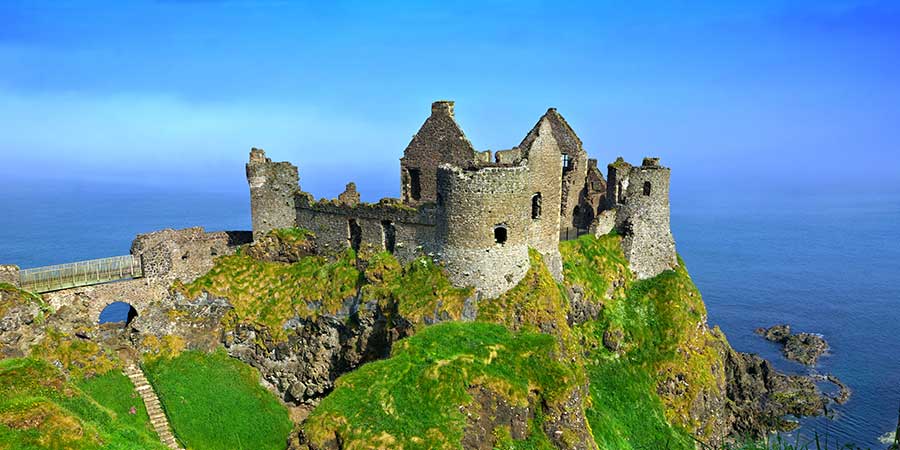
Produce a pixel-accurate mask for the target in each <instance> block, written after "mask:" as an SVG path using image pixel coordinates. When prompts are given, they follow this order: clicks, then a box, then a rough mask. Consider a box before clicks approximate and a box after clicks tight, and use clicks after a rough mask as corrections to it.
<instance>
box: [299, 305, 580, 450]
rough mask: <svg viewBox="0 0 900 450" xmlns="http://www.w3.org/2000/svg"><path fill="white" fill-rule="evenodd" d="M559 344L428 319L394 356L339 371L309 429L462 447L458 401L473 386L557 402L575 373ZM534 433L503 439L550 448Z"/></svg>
mask: <svg viewBox="0 0 900 450" xmlns="http://www.w3.org/2000/svg"><path fill="white" fill-rule="evenodd" d="M555 351H556V340H555V339H554V338H553V337H552V336H549V335H545V334H537V333H529V332H522V333H512V332H510V331H509V330H507V329H506V328H505V327H503V326H500V325H495V324H488V323H477V322H476V323H445V324H439V325H434V326H431V327H427V328H425V329H424V330H422V331H421V332H419V333H418V334H416V335H414V336H412V337H410V338H407V339H405V340H403V341H400V342H399V343H398V344H397V345H396V346H395V347H394V351H393V354H392V356H391V358H389V359H386V360H382V361H377V362H373V363H369V364H366V365H364V366H362V367H360V368H359V369H357V370H356V371H354V372H350V373H348V374H345V375H344V376H342V377H341V378H339V379H338V380H337V383H336V386H335V390H334V391H333V392H332V393H331V394H330V395H329V396H328V397H326V398H325V399H324V400H323V401H322V403H321V404H320V405H319V406H318V407H317V408H316V409H315V410H314V411H313V413H312V414H311V416H310V417H309V419H308V420H307V421H306V422H305V423H304V430H305V432H306V434H307V436H308V437H309V438H310V439H311V441H312V442H314V443H316V444H318V445H320V446H321V445H323V444H325V443H326V442H328V441H329V440H333V439H335V436H336V435H337V436H340V438H341V439H342V441H343V445H344V448H404V449H407V450H412V449H436V448H441V449H445V448H446V449H458V448H460V440H461V439H462V436H463V430H464V427H465V423H466V419H465V416H464V415H463V413H462V412H461V411H460V407H461V406H464V405H467V404H468V403H469V402H470V401H471V397H470V395H469V393H468V392H469V389H470V388H471V387H473V386H484V387H486V388H488V389H490V390H491V391H493V392H495V393H497V394H499V395H501V396H503V397H504V398H506V399H507V400H508V401H509V402H510V403H511V404H513V405H517V406H527V405H529V404H530V402H529V400H531V403H536V404H542V403H546V404H555V402H558V401H560V400H561V399H562V398H563V397H564V396H565V394H566V393H567V392H568V390H569V389H571V387H572V384H573V381H574V380H575V379H576V376H575V374H574V372H573V371H572V369H571V368H570V367H568V366H565V365H563V364H562V363H559V362H556V359H555V358H554V356H553V354H554V352H555ZM530 396H536V397H537V398H536V399H534V398H530ZM532 406H533V405H532ZM537 409H540V408H537ZM535 426H536V425H535V424H534V423H532V430H539V429H540V428H539V424H538V426H537V428H535ZM530 439H531V440H530V441H525V442H520V443H515V442H512V441H511V440H510V439H503V437H502V436H501V443H503V444H504V445H505V447H503V448H523V449H524V448H547V445H548V442H547V440H546V437H543V436H539V435H536V434H534V433H532V436H531V438H530ZM518 444H522V445H521V446H519V445H518Z"/></svg>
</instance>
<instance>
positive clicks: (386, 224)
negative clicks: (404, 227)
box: [381, 220, 397, 253]
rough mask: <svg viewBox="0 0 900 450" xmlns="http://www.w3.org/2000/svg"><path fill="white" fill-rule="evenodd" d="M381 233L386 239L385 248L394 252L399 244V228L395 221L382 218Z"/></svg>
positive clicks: (389, 251)
mask: <svg viewBox="0 0 900 450" xmlns="http://www.w3.org/2000/svg"><path fill="white" fill-rule="evenodd" d="M381 235H382V238H383V239H384V249H385V250H387V251H388V253H394V248H395V247H396V246H397V229H396V228H395V227H394V222H391V221H390V220H382V221H381Z"/></svg>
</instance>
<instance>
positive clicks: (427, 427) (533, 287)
mask: <svg viewBox="0 0 900 450" xmlns="http://www.w3.org/2000/svg"><path fill="white" fill-rule="evenodd" d="M561 253H562V256H563V260H564V275H565V278H564V282H563V283H558V282H556V281H555V280H554V279H553V277H552V276H551V275H550V273H549V272H548V271H547V269H546V267H545V265H544V264H543V263H542V262H541V260H540V258H541V256H540V254H538V253H537V252H531V259H532V260H531V263H532V264H531V268H530V270H529V271H528V274H526V276H525V277H524V279H523V280H522V281H521V282H520V283H519V285H518V286H516V287H515V288H514V289H512V290H510V291H509V292H507V293H505V294H503V295H501V296H500V297H498V298H493V299H485V298H478V297H477V296H475V295H474V294H473V292H472V291H471V290H469V289H458V288H454V287H453V286H452V285H451V284H450V283H449V281H448V280H447V279H446V277H445V276H444V275H443V272H442V270H441V268H440V267H439V266H437V265H435V264H434V263H433V262H431V260H429V259H428V258H420V259H418V260H415V261H413V262H411V263H410V264H408V265H406V266H401V265H400V264H399V263H398V262H397V261H396V259H394V258H393V257H392V256H391V255H389V254H387V253H384V254H379V255H375V256H374V257H371V258H369V259H368V260H365V261H363V260H360V259H358V258H356V256H355V255H354V254H353V252H349V251H348V252H346V253H345V254H343V255H342V256H340V257H339V258H331V259H326V258H324V257H320V256H317V255H316V254H315V245H314V237H313V236H310V235H307V234H305V233H302V232H298V231H296V230H294V231H287V232H286V231H283V230H282V231H276V232H273V233H270V234H269V235H268V236H265V237H264V238H262V239H260V240H258V243H257V244H253V245H250V246H245V247H243V248H242V249H240V250H239V251H237V252H236V253H234V254H228V253H224V254H223V255H222V256H219V257H218V258H217V259H216V260H215V264H214V265H213V266H212V269H210V270H209V271H208V272H206V273H205V274H202V275H201V276H199V277H192V278H190V279H187V280H185V282H181V281H176V282H175V283H174V284H173V285H172V287H171V289H169V290H168V292H167V293H165V294H163V295H161V297H160V298H159V299H158V300H156V301H153V302H149V303H148V306H147V307H145V308H143V309H142V314H141V316H140V318H139V320H136V321H135V323H133V324H132V325H131V326H129V327H126V328H124V329H123V328H121V327H109V326H107V327H98V326H96V325H94V323H95V318H93V317H92V316H91V311H93V310H94V309H95V307H94V306H92V305H90V304H89V303H90V301H89V300H90V299H89V298H88V297H86V296H82V297H79V296H78V295H75V296H74V297H71V296H70V297H65V298H74V301H72V302H70V303H69V304H67V305H65V306H64V307H52V306H48V305H47V304H46V302H45V301H44V299H42V298H40V297H35V296H29V295H28V294H27V293H23V292H21V291H19V290H17V289H15V288H13V287H11V286H6V287H4V288H3V289H0V316H2V317H0V344H2V345H3V347H2V348H0V350H2V351H3V354H4V355H6V356H21V355H24V354H31V355H32V356H36V357H40V358H43V359H45V360H47V361H50V362H51V363H53V364H55V365H57V366H58V367H61V368H62V369H63V370H64V371H66V372H68V373H88V372H90V371H97V372H102V371H103V370H108V368H109V367H116V366H119V365H121V361H122V359H123V358H135V357H140V355H141V354H143V355H145V357H146V355H152V356H153V357H160V356H166V355H172V354H177V353H178V352H180V351H182V350H183V349H199V350H207V351H208V350H212V349H213V348H215V347H217V346H219V345H221V346H224V348H225V349H226V350H227V352H228V354H229V355H231V356H232V357H234V358H237V359H240V360H241V361H243V362H245V363H246V364H248V365H250V366H253V367H255V368H257V369H258V370H259V372H260V375H261V378H262V380H261V381H262V383H263V384H264V385H266V386H267V387H268V388H269V389H270V390H272V391H273V392H275V393H276V394H277V395H278V396H279V397H280V398H281V399H282V401H283V402H284V403H285V405H287V406H288V407H290V408H291V409H292V410H293V411H294V414H293V415H292V417H293V418H294V420H295V422H296V423H297V429H296V432H295V433H293V434H292V437H291V439H290V442H289V443H288V444H286V445H290V446H291V447H292V448H296V449H310V450H315V449H347V448H369V447H372V445H373V443H374V445H375V446H376V447H381V448H401V447H402V448H460V447H462V448H466V449H481V448H523V447H522V446H526V447H525V448H576V449H596V448H604V449H605V448H623V449H629V448H635V449H636V448H658V447H660V446H668V448H684V449H688V448H694V447H695V446H697V445H698V444H697V443H698V442H702V443H705V444H709V445H711V446H719V445H721V444H723V443H725V442H727V441H728V440H729V439H731V438H733V437H735V436H746V435H750V436H761V435H762V434H763V433H765V432H766V431H771V430H775V429H783V428H787V427H789V426H790V425H791V424H790V422H787V421H785V420H784V416H785V415H786V414H793V415H808V414H817V413H820V412H821V411H822V409H823V407H824V405H825V401H826V400H825V399H824V398H823V397H822V395H821V393H819V392H818V391H817V389H816V387H815V384H814V383H812V382H811V381H810V380H807V379H803V378H798V377H788V376H785V375H781V374H778V373H776V372H775V371H774V370H773V369H772V368H771V366H770V365H769V364H768V363H767V362H765V361H763V360H761V359H759V358H758V357H756V356H753V355H746V354H741V353H738V352H735V351H734V350H733V349H732V348H731V347H730V345H729V344H728V342H727V340H726V338H725V336H724V335H723V334H722V333H721V331H719V330H718V329H716V328H711V327H709V326H708V324H707V321H706V310H705V306H704V304H703V301H702V298H701V296H700V293H699V292H698V291H697V288H696V287H695V286H694V284H693V282H692V281H691V279H690V276H689V275H688V272H687V269H686V267H685V264H684V261H679V264H678V267H677V269H676V270H672V271H667V272H664V273H663V274H661V275H659V276H657V277H654V278H651V279H647V280H636V279H635V277H634V275H633V274H632V273H631V271H630V270H629V268H628V263H627V261H626V260H625V258H624V255H623V253H622V249H621V238H619V237H618V236H616V235H615V234H611V235H606V236H602V237H599V238H596V237H593V236H585V237H582V238H580V239H578V240H576V241H568V242H565V243H563V245H562V246H561ZM88 294H89V292H88ZM57 303H58V302H57Z"/></svg>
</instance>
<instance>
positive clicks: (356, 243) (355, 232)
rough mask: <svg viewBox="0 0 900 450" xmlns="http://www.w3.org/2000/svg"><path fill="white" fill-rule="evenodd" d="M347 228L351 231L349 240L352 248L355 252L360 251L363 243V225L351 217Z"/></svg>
mask: <svg viewBox="0 0 900 450" xmlns="http://www.w3.org/2000/svg"><path fill="white" fill-rule="evenodd" d="M347 229H348V232H349V236H348V240H349V241H350V248H352V249H353V251H354V252H358V251H359V247H360V245H361V244H362V227H360V226H359V223H357V222H356V219H350V220H348V221H347Z"/></svg>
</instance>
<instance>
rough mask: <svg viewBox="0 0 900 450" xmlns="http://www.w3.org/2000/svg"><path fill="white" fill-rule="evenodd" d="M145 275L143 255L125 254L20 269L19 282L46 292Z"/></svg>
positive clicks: (33, 290)
mask: <svg viewBox="0 0 900 450" xmlns="http://www.w3.org/2000/svg"><path fill="white" fill-rule="evenodd" d="M143 275H144V273H143V270H142V268H141V259H140V257H137V256H134V255H124V256H113V257H110V258H101V259H92V260H88V261H78V262H73V263H68V264H59V265H55V266H44V267H35V268H32V269H23V270H21V271H20V272H19V286H20V287H21V288H22V289H25V290H27V291H31V292H36V293H43V292H51V291H58V290H60V289H69V288H74V287H81V286H90V285H92V284H101V283H109V282H113V281H122V280H129V279H132V278H140V277H142V276H143Z"/></svg>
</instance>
